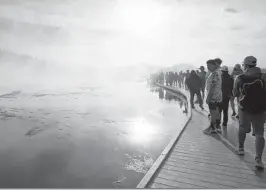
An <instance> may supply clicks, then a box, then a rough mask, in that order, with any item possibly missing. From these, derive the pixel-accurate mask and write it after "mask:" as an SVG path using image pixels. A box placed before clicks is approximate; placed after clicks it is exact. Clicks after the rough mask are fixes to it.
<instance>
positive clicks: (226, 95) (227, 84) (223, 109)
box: [217, 66, 234, 127]
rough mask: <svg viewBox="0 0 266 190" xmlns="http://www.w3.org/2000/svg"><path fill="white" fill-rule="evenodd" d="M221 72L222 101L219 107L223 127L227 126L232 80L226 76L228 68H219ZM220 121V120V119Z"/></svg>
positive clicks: (219, 121)
mask: <svg viewBox="0 0 266 190" xmlns="http://www.w3.org/2000/svg"><path fill="white" fill-rule="evenodd" d="M221 71H222V94H223V98H222V99H223V101H222V104H221V106H220V109H219V111H220V115H221V114H222V113H223V126H224V127H226V126H227V122H228V106H229V100H230V98H231V97H232V96H233V87H234V79H233V77H231V76H230V75H229V74H228V67H227V66H223V67H222V68H221ZM220 119H221V118H220ZM220 123H221V120H218V122H217V124H218V125H220Z"/></svg>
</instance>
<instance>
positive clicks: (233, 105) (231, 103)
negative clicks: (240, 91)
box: [230, 97, 236, 112]
mask: <svg viewBox="0 0 266 190" xmlns="http://www.w3.org/2000/svg"><path fill="white" fill-rule="evenodd" d="M230 105H231V108H232V110H233V112H236V108H235V97H232V98H230Z"/></svg>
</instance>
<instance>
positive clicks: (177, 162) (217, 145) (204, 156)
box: [147, 111, 266, 188]
mask: <svg viewBox="0 0 266 190" xmlns="http://www.w3.org/2000/svg"><path fill="white" fill-rule="evenodd" d="M208 125H209V122H208V119H207V118H206V116H205V115H203V114H200V113H199V112H197V111H193V116H192V120H191V121H190V123H189V124H188V126H187V128H186V130H185V131H184V133H183V134H182V136H181V138H180V139H179V140H178V142H177V143H176V144H175V145H174V147H173V149H172V150H171V152H170V154H169V155H168V157H167V158H166V160H165V161H164V162H163V164H162V165H161V166H160V168H159V169H158V170H157V172H156V174H155V175H154V177H153V178H152V180H151V181H150V182H149V183H148V185H147V187H149V188H266V177H265V175H264V173H263V171H259V172H258V171H257V170H255V168H254V167H253V162H252V161H250V162H247V161H245V160H243V158H242V157H240V156H238V155H236V154H235V153H234V152H232V151H231V150H230V149H228V148H227V147H226V146H225V145H224V144H223V143H222V142H221V141H220V140H219V138H218V135H217V134H214V135H205V134H203V132H202V130H203V129H204V128H206V127H207V126H208ZM236 138H237V137H236Z"/></svg>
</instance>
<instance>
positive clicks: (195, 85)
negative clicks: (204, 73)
mask: <svg viewBox="0 0 266 190" xmlns="http://www.w3.org/2000/svg"><path fill="white" fill-rule="evenodd" d="M186 84H187V87H188V89H189V91H190V104H191V107H192V108H193V109H194V108H195V107H194V96H195V94H196V95H197V98H198V101H199V106H200V108H201V109H202V110H203V109H204V108H203V101H202V98H201V94H200V90H201V81H200V77H199V76H198V75H197V74H196V72H195V71H194V70H192V71H191V73H190V76H189V77H188V78H187V80H186Z"/></svg>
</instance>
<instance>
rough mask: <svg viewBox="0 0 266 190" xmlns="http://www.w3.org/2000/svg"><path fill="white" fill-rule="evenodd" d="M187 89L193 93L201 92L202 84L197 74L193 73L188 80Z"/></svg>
mask: <svg viewBox="0 0 266 190" xmlns="http://www.w3.org/2000/svg"><path fill="white" fill-rule="evenodd" d="M186 84H187V87H188V89H189V90H190V91H192V92H197V91H200V90H201V87H202V83H201V80H200V77H199V76H198V75H197V74H196V72H195V71H194V72H193V71H191V74H190V75H189V77H188V78H187V80H186Z"/></svg>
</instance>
